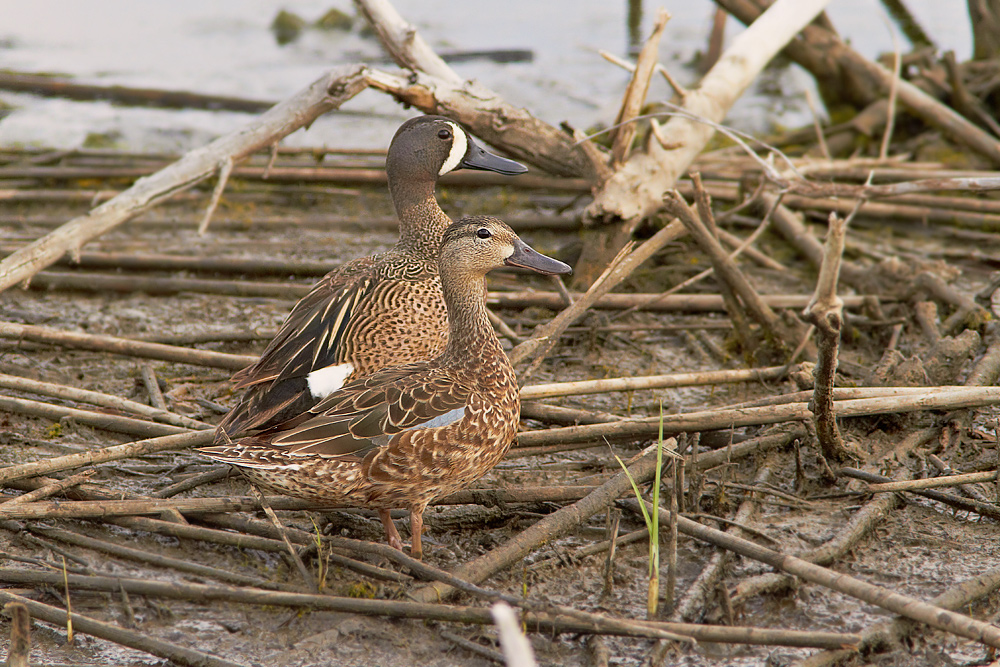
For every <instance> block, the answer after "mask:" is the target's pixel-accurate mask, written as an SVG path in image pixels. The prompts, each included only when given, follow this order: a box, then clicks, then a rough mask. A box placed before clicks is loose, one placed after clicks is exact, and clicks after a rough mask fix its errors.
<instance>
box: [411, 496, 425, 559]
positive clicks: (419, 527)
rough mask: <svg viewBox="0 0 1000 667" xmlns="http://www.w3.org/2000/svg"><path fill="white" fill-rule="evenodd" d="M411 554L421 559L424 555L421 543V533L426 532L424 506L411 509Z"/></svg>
mask: <svg viewBox="0 0 1000 667" xmlns="http://www.w3.org/2000/svg"><path fill="white" fill-rule="evenodd" d="M410 532H411V533H412V536H411V537H410V555H411V556H413V557H414V558H416V559H417V560H420V558H421V557H423V555H424V551H423V548H422V546H421V544H420V534H421V533H423V532H424V508H423V507H421V508H419V509H417V508H413V509H411V510H410Z"/></svg>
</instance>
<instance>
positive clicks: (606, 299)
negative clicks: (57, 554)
mask: <svg viewBox="0 0 1000 667" xmlns="http://www.w3.org/2000/svg"><path fill="white" fill-rule="evenodd" d="M667 230H669V231H667ZM660 231H661V232H663V236H661V237H660V238H657V237H656V236H653V237H651V238H650V239H649V241H647V242H646V243H649V242H651V241H653V239H656V243H655V244H654V245H651V246H649V247H646V246H640V247H639V248H638V249H637V250H636V252H639V251H642V252H643V254H644V255H646V256H651V255H653V254H655V253H656V251H657V250H658V249H659V248H657V247H656V246H660V247H662V245H666V244H667V243H669V242H670V241H672V240H675V239H677V238H679V237H680V236H681V235H682V234H683V232H682V231H681V226H680V225H679V224H677V225H676V226H675V225H668V226H667V227H664V228H663V229H662V230H660ZM661 244H662V245H661ZM641 261H642V257H641V256H640V257H634V258H630V259H629V261H628V262H627V263H625V264H623V266H621V267H619V269H618V271H616V272H615V274H614V275H613V276H611V278H612V280H613V281H614V283H615V284H619V283H620V282H621V279H617V278H618V276H619V274H620V273H621V272H623V271H626V270H628V271H629V272H631V271H633V270H635V267H634V266H633V264H637V263H641ZM616 279H617V280H616ZM622 279H624V277H622ZM606 287H607V285H602V286H601V289H600V290H599V291H597V292H596V293H593V292H585V293H584V292H570V296H572V297H573V301H574V309H581V308H582V307H581V306H577V305H576V304H578V303H581V302H583V303H585V304H587V307H588V308H598V309H602V310H625V309H628V308H635V309H636V310H649V311H653V312H682V311H688V312H722V311H724V310H725V307H724V304H723V303H722V297H720V296H719V295H717V294H672V295H670V296H668V297H664V298H661V295H660V294H649V293H645V294H643V293H632V294H619V293H606V292H607V290H606V289H605V288H606ZM613 287H614V286H613V285H612V287H611V288H612V289H613ZM867 298H871V297H868V296H855V295H851V296H845V297H843V299H844V306H845V307H847V308H859V307H861V306H863V305H864V301H865V299H867ZM879 298H880V299H883V300H885V301H890V300H891V298H886V297H884V296H880V297H879ZM761 300H762V301H763V302H764V303H765V304H766V305H767V306H768V307H770V308H796V309H801V308H805V307H806V306H807V305H808V304H809V297H808V296H805V295H798V294H767V295H762V296H761ZM486 301H487V303H489V304H490V305H491V306H496V307H498V308H527V307H529V306H541V307H542V308H548V309H549V310H560V309H561V308H562V299H561V298H560V297H559V295H558V294H557V293H555V292H489V293H488V294H487V296H486ZM565 312H567V313H568V312H569V309H567V310H566V311H565ZM573 314H574V315H575V316H579V315H581V314H582V313H579V312H574V313H573ZM557 317H563V314H562V313H560V315H558V316H557ZM566 317H570V316H569V315H566ZM574 321H575V318H574ZM560 328H561V327H560ZM553 329H555V327H553ZM546 335H548V334H546ZM515 349H516V348H515ZM518 354H521V353H518Z"/></svg>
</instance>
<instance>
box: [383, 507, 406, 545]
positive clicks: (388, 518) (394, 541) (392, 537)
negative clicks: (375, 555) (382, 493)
mask: <svg viewBox="0 0 1000 667" xmlns="http://www.w3.org/2000/svg"><path fill="white" fill-rule="evenodd" d="M378 518H380V519H382V527H383V528H385V536H386V537H388V538H389V546H390V547H392V548H393V549H399V550H400V551H402V550H403V540H401V539H400V538H399V531H398V530H396V524H394V523H393V522H392V514H391V513H390V512H389V510H379V511H378Z"/></svg>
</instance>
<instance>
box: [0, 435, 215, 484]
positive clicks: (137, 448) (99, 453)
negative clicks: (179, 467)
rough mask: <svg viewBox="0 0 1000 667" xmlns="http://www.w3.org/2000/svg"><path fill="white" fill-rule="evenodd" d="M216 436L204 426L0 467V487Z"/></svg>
mask: <svg viewBox="0 0 1000 667" xmlns="http://www.w3.org/2000/svg"><path fill="white" fill-rule="evenodd" d="M214 435H215V430H214V429H205V430H204V431H194V432H188V433H181V434H178V435H165V436H161V437H159V438H150V439H148V440H139V441H137V442H128V443H125V444H123V445H113V446H111V447H105V448H104V449H95V450H91V451H87V452H80V453H79V454H67V455H66V456H57V457H55V458H51V459H44V460H42V461H32V462H30V463H20V464H17V465H12V466H7V467H5V468H0V486H3V485H6V484H7V483H8V482H11V481H13V480H17V479H24V478H25V477H37V476H38V475H47V474H49V473H53V472H59V471H62V470H73V469H75V468H81V467H83V466H87V465H96V464H98V463H107V462H108V461H118V460H120V459H127V458H131V457H134V456H142V455H143V454H153V453H155V452H163V451H169V450H173V449H185V448H187V447H198V446H201V445H210V444H212V438H213V436H214Z"/></svg>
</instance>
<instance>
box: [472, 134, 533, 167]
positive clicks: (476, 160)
mask: <svg viewBox="0 0 1000 667" xmlns="http://www.w3.org/2000/svg"><path fill="white" fill-rule="evenodd" d="M460 166H462V167H464V168H466V169H479V170H481V171H495V172H496V173H498V174H503V175H504V176H517V175H518V174H523V173H524V172H526V171H528V168H527V167H525V166H524V165H523V164H521V163H520V162H514V161H513V160H508V159H507V158H505V157H500V156H499V155H494V154H493V153H490V152H488V151H486V150H485V149H484V148H482V147H481V146H479V145H478V144H476V143H475V142H474V141H472V139H471V138H470V139H469V150H467V151H466V152H465V158H464V159H463V160H462V162H461V163H460Z"/></svg>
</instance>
